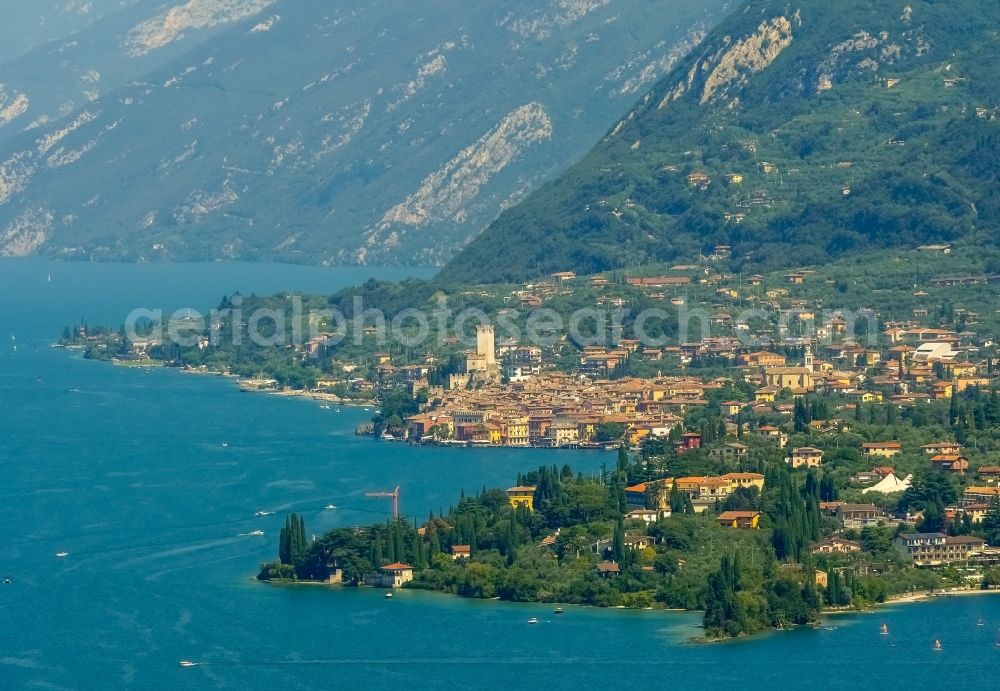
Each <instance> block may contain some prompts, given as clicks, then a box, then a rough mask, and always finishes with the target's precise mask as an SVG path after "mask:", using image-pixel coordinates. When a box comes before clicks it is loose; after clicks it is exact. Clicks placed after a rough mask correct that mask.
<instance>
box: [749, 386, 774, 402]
mask: <svg viewBox="0 0 1000 691" xmlns="http://www.w3.org/2000/svg"><path fill="white" fill-rule="evenodd" d="M777 395H778V389H776V388H774V387H773V386H765V387H763V388H760V389H757V390H756V391H754V393H753V400H754V402H755V403H774V399H775V398H776V397H777Z"/></svg>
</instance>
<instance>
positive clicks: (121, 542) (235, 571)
mask: <svg viewBox="0 0 1000 691" xmlns="http://www.w3.org/2000/svg"><path fill="white" fill-rule="evenodd" d="M427 273H428V272H426V271H423V272H421V271H402V270H398V269H396V270H392V269H385V270H379V271H373V270H372V269H321V268H311V267H295V266H284V265H247V264H210V265H172V266H130V265H95V264H54V263H47V262H41V261H3V262H0V512H2V520H0V576H8V577H10V578H11V580H12V582H11V583H10V584H8V585H2V584H0V689H18V688H35V687H38V688H74V689H116V688H137V689H147V688H149V689H189V688H190V689H201V688H223V689H258V688H278V687H287V688H345V687H346V688H350V687H355V688H358V687H372V688H378V687H380V686H383V685H390V684H392V685H407V686H408V687H411V688H444V689H468V688H487V689H492V688H511V687H518V686H525V687H530V686H544V687H546V688H549V689H563V688H566V689H579V688H581V687H587V686H597V685H599V684H600V685H606V684H613V685H615V686H628V687H635V688H676V687H683V688H690V687H704V688H724V685H736V684H739V685H740V686H743V687H749V688H763V687H765V686H766V687H772V688H795V689H797V688H809V689H817V688H818V689H857V688H859V687H860V688H871V687H876V686H877V687H882V688H888V689H894V688H909V689H923V688H928V689H930V688H951V687H959V686H962V687H966V686H967V687H979V688H996V686H994V684H995V682H994V681H993V680H994V678H995V672H994V666H995V665H996V663H997V662H1000V647H997V646H995V645H994V644H995V642H996V640H997V631H998V628H1000V597H995V596H984V597H961V598H947V599H940V600H937V601H933V602H927V603H921V604H915V605H907V606H898V607H894V608H887V609H883V610H880V611H878V612H876V613H874V614H858V615H844V616H838V617H831V618H828V621H826V622H824V625H830V626H834V627H836V628H835V629H834V630H827V629H825V628H823V629H820V630H811V629H810V630H802V631H790V632H782V633H775V634H770V635H767V636H762V637H758V638H754V639H751V640H747V641H740V642H736V643H728V644H721V645H710V646H702V645H693V644H690V643H689V642H688V640H689V639H690V638H691V637H692V636H694V635H697V634H698V632H699V630H698V628H697V627H698V623H699V621H700V617H699V616H698V615H696V614H678V613H666V612H626V611H617V610H616V611H602V610H596V609H583V608H567V611H566V614H564V615H562V616H560V617H554V616H553V615H552V614H551V607H549V606H542V605H514V604H507V603H500V602H479V601H469V600H462V599H459V598H454V597H449V596H444V595H437V594H432V593H418V592H406V591H403V592H400V593H398V594H397V596H396V597H395V598H394V599H392V600H391V601H387V600H385V599H384V598H383V597H382V593H381V592H380V591H374V590H362V591H352V590H337V589H327V588H320V587H314V586H300V587H284V588H281V587H271V586H267V585H263V584H259V583H256V582H254V581H253V580H252V577H253V575H254V573H255V570H256V566H257V564H258V563H259V562H260V561H263V560H269V559H271V558H273V556H274V555H275V553H276V550H277V545H276V539H277V533H278V530H279V528H280V524H281V522H282V520H283V513H284V512H286V511H293V510H294V511H298V512H300V513H303V514H304V515H305V517H306V522H307V529H308V530H309V531H310V532H313V533H318V532H321V531H322V530H324V529H327V528H330V527H334V526H340V525H356V524H361V523H370V522H373V521H379V520H384V518H385V513H384V512H385V511H386V510H388V508H389V507H388V503H387V502H383V501H382V500H378V499H369V498H365V497H364V496H363V495H364V493H365V492H367V491H373V490H385V489H391V488H392V487H394V486H395V485H397V484H398V485H400V486H401V494H402V500H401V508H402V510H403V512H405V513H407V514H409V515H415V516H418V517H420V518H423V517H425V516H426V515H427V512H428V511H429V510H434V511H438V510H439V509H440V508H442V507H447V506H448V505H449V504H450V503H451V502H453V501H454V500H455V498H456V497H457V496H458V494H459V492H460V491H461V490H462V489H463V488H464V489H465V490H467V491H474V490H476V489H478V488H480V487H482V486H483V485H484V484H486V485H489V486H501V487H502V486H506V485H508V484H510V483H511V482H513V480H514V479H515V477H516V474H517V472H518V471H524V470H530V469H532V468H535V467H537V466H538V465H539V464H542V463H546V464H550V463H557V464H560V465H561V464H563V463H570V464H571V465H573V467H574V468H579V469H581V470H585V471H588V470H594V469H596V468H598V467H599V466H600V464H601V463H602V462H605V461H606V460H607V458H609V457H608V456H605V455H604V454H602V453H597V452H588V451H541V450H489V451H484V450H476V449H421V448H416V449H411V448H409V447H406V446H404V445H401V444H391V443H381V442H376V441H373V440H370V439H361V438H357V437H355V436H354V435H353V428H354V426H355V425H356V424H357V423H358V422H360V421H362V420H364V419H366V418H367V416H368V415H370V413H365V412H364V411H362V410H356V409H348V408H344V409H342V412H340V413H337V412H335V411H333V410H323V409H320V408H319V407H318V406H317V405H316V404H314V403H311V402H308V401H303V400H286V399H279V398H277V397H272V396H265V395H254V394H243V393H240V392H238V391H237V389H236V387H235V385H234V383H233V382H232V381H231V380H228V379H222V378H216V377H204V376H196V375H184V374H181V373H178V372H174V371H167V370H149V371H145V370H134V369H125V368H117V367H113V366H111V365H106V364H100V363H92V362H86V361H84V360H82V359H81V358H80V357H79V355H78V354H75V353H70V352H66V351H61V350H53V349H50V348H49V347H48V346H49V344H50V343H51V342H52V340H53V339H54V338H55V337H57V336H58V334H59V333H60V331H61V330H62V327H63V326H64V325H65V324H67V323H73V322H76V321H78V320H79V319H80V318H81V317H83V318H85V319H86V320H87V321H88V322H90V323H92V324H96V323H110V324H117V323H120V322H121V320H122V319H123V318H124V316H125V314H126V313H127V312H128V311H129V310H131V309H132V308H134V307H140V306H143V307H162V308H164V309H176V308H179V307H193V308H197V309H202V310H204V309H208V308H210V307H212V306H214V305H215V304H216V303H217V302H218V300H219V298H221V296H222V295H223V294H224V293H231V292H233V291H236V290H240V291H242V292H244V293H249V292H252V291H254V292H257V293H267V292H273V291H277V290H286V289H287V290H297V291H302V292H332V291H334V290H336V289H338V288H340V287H343V286H345V285H351V284H355V283H359V282H361V281H363V280H365V279H367V278H368V277H369V276H370V275H377V276H380V277H389V278H393V277H395V278H398V277H401V276H403V275H427ZM49 276H51V281H49ZM11 336H13V337H14V338H13V339H11ZM15 345H16V352H15V350H14V346H15ZM223 444H226V446H223ZM331 503H332V504H335V505H337V506H338V509H336V510H335V511H328V510H325V509H324V508H323V507H325V506H326V505H327V504H331ZM261 510H266V511H275V512H276V513H275V514H274V515H271V516H266V517H263V518H258V517H254V515H253V514H254V512H256V511H261ZM255 529H261V530H264V531H265V533H266V535H265V537H252V536H247V535H245V533H248V532H250V531H251V530H255ZM63 551H65V552H68V553H69V556H67V557H65V558H59V557H56V556H55V554H56V553H57V552H63ZM532 616H535V617H537V618H538V619H540V623H539V624H538V625H536V626H529V625H528V624H527V620H528V618H530V617H532ZM980 619H982V621H983V624H984V625H983V626H977V623H978V622H979V620H980ZM883 622H885V623H887V624H888V626H889V627H890V630H891V635H889V636H880V635H879V633H878V629H879V626H880V625H881V624H882V623H883ZM935 638H938V639H940V640H941V642H942V644H943V650H942V651H941V652H933V651H932V650H931V645H932V643H933V641H934V639H935ZM181 659H188V660H192V661H196V662H198V663H199V664H198V666H196V667H191V668H181V667H179V666H178V661H179V660H181Z"/></svg>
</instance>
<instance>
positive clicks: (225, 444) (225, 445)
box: [222, 441, 229, 449]
mask: <svg viewBox="0 0 1000 691" xmlns="http://www.w3.org/2000/svg"><path fill="white" fill-rule="evenodd" d="M222 448H224V449H228V448H229V442H228V441H224V442H222Z"/></svg>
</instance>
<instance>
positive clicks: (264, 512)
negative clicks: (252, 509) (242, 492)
mask: <svg viewBox="0 0 1000 691" xmlns="http://www.w3.org/2000/svg"><path fill="white" fill-rule="evenodd" d="M272 513H274V511H258V512H257V513H255V514H254V516H270V515H271V514H272Z"/></svg>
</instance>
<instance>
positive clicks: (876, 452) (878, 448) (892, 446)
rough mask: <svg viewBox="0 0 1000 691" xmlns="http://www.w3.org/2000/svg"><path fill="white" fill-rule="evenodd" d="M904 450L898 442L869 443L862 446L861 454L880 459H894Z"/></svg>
mask: <svg viewBox="0 0 1000 691" xmlns="http://www.w3.org/2000/svg"><path fill="white" fill-rule="evenodd" d="M902 450H903V445H902V444H900V443H899V442H898V441H869V442H865V443H864V444H862V445H861V452H862V453H863V454H864V455H865V456H878V457H880V458H892V457H893V456H895V455H897V454H898V453H899V452H900V451H902Z"/></svg>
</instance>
